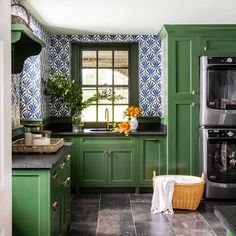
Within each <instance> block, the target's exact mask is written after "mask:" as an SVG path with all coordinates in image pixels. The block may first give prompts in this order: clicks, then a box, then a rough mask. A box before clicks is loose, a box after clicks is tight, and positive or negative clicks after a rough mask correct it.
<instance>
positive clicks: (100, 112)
mask: <svg viewBox="0 0 236 236" xmlns="http://www.w3.org/2000/svg"><path fill="white" fill-rule="evenodd" d="M106 108H108V111H109V122H112V120H113V119H112V106H111V105H99V106H98V122H104V121H106V120H107V119H105V109H106Z"/></svg>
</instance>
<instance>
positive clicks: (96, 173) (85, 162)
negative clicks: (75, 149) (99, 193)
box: [79, 146, 108, 187]
mask: <svg viewBox="0 0 236 236" xmlns="http://www.w3.org/2000/svg"><path fill="white" fill-rule="evenodd" d="M79 159H80V162H79V172H80V173H79V186H80V187H104V186H105V185H106V184H107V159H108V155H106V149H105V148H103V147H94V146H93V147H81V148H80V151H79Z"/></svg>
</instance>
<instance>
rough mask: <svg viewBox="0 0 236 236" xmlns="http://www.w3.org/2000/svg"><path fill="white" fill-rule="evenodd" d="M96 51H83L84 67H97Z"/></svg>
mask: <svg viewBox="0 0 236 236" xmlns="http://www.w3.org/2000/svg"><path fill="white" fill-rule="evenodd" d="M96 65H97V62H96V51H82V67H96Z"/></svg>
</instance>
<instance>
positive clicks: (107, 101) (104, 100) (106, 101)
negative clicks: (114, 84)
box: [98, 87, 112, 104]
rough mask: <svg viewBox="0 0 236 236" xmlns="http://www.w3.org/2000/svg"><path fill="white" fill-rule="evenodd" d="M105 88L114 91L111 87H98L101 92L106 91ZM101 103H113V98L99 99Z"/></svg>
mask: <svg viewBox="0 0 236 236" xmlns="http://www.w3.org/2000/svg"><path fill="white" fill-rule="evenodd" d="M104 90H111V91H112V88H111V87H106V88H98V91H99V92H100V93H102V91H104ZM99 103H102V104H111V103H112V100H107V99H103V100H99Z"/></svg>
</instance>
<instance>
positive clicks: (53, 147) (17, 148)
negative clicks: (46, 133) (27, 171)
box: [12, 138, 64, 153]
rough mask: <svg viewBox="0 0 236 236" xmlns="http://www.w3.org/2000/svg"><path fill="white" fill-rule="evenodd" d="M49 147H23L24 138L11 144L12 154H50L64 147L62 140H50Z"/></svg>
mask: <svg viewBox="0 0 236 236" xmlns="http://www.w3.org/2000/svg"><path fill="white" fill-rule="evenodd" d="M50 143H51V144H50V145H38V146H25V141H24V138H22V139H18V140H16V141H14V142H12V152H13V153H52V152H57V151H58V150H59V148H61V147H62V146H63V145H64V139H63V138H51V140H50Z"/></svg>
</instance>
